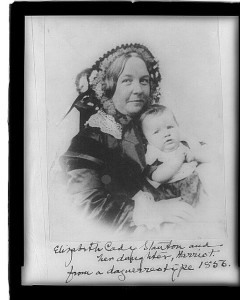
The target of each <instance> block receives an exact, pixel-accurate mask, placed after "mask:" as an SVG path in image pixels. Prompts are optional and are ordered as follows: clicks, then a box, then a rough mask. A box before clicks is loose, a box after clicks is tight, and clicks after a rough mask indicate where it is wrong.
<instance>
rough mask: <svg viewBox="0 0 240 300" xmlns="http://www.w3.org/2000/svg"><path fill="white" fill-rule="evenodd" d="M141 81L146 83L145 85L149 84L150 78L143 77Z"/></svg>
mask: <svg viewBox="0 0 240 300" xmlns="http://www.w3.org/2000/svg"><path fill="white" fill-rule="evenodd" d="M141 83H142V84H144V85H147V84H149V79H148V78H143V79H142V80H141Z"/></svg>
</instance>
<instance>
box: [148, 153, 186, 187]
mask: <svg viewBox="0 0 240 300" xmlns="http://www.w3.org/2000/svg"><path fill="white" fill-rule="evenodd" d="M184 160H185V152H184V151H182V149H179V151H174V153H172V154H171V155H170V156H169V159H166V160H165V161H164V162H163V163H162V164H161V165H160V166H158V167H157V169H156V170H155V171H154V172H153V173H152V180H153V181H156V182H159V183H163V182H166V181H168V180H170V179H171V178H172V177H173V175H175V174H176V173H177V171H178V170H179V169H180V167H181V166H182V164H183V162H184Z"/></svg>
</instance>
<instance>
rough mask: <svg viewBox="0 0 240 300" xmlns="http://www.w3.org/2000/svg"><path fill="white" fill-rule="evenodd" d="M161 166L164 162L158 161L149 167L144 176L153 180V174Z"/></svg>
mask: <svg viewBox="0 0 240 300" xmlns="http://www.w3.org/2000/svg"><path fill="white" fill-rule="evenodd" d="M161 164H162V162H160V161H159V160H158V159H156V160H155V162H154V163H152V164H151V165H147V166H146V167H145V169H144V171H143V174H144V176H145V177H147V178H148V179H150V180H152V173H153V172H154V171H156V169H157V167H158V166H160V165H161Z"/></svg>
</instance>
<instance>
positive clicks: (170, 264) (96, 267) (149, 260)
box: [53, 240, 230, 283]
mask: <svg viewBox="0 0 240 300" xmlns="http://www.w3.org/2000/svg"><path fill="white" fill-rule="evenodd" d="M222 247H223V244H215V243H210V242H204V243H197V244H194V243H186V242H184V243H183V244H182V243H179V242H178V243H176V242H173V241H172V240H169V241H145V242H144V243H131V242H112V241H108V242H90V243H80V244H79V245H77V246H76V247H72V246H69V245H63V244H62V245H56V246H55V247H54V248H53V252H54V254H55V255H60V256H62V257H63V260H62V261H64V270H65V272H66V277H65V283H70V282H79V281H81V278H83V277H88V278H92V277H97V278H99V277H103V276H105V278H106V279H107V278H109V276H111V277H113V276H115V277H116V279H117V280H119V281H126V280H128V279H131V278H132V276H136V275H138V276H143V277H144V276H149V274H161V276H166V277H167V278H168V279H169V280H170V281H172V282H175V281H176V280H177V279H179V278H180V277H181V276H183V274H188V276H189V275H190V276H191V274H192V273H195V272H200V271H201V270H209V269H217V268H228V267H230V264H229V263H228V262H227V260H226V259H223V258H224V257H221V255H222ZM86 255H87V256H88V259H89V258H90V259H91V262H92V263H91V264H86V257H85V256H86ZM83 262H84V263H85V264H83ZM186 276H187V275H186ZM135 278H136V277H135ZM144 278H145V277H144ZM158 278H163V277H158Z"/></svg>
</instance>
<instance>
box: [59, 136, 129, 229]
mask: <svg viewBox="0 0 240 300" xmlns="http://www.w3.org/2000/svg"><path fill="white" fill-rule="evenodd" d="M107 157H108V149H107V148H106V146H104V136H102V135H101V133H98V132H94V131H87V132H86V131H85V132H84V133H83V134H80V133H79V134H78V135H77V136H76V137H74V138H73V140H72V142H71V145H70V147H69V149H68V150H67V152H66V153H65V154H64V155H63V156H62V157H61V158H60V163H61V165H62V167H63V169H64V170H65V172H66V173H67V177H68V182H67V186H68V191H69V193H70V194H71V195H73V196H74V199H75V201H76V202H77V205H78V206H79V207H80V208H81V209H82V210H84V212H85V213H86V215H87V217H88V218H90V219H94V220H96V221H101V222H103V223H106V224H108V226H110V227H112V228H114V229H124V230H133V229H134V226H133V223H132V215H133V209H134V201H133V200H132V199H130V198H126V196H123V195H118V194H116V195H114V194H110V193H109V192H108V191H107V190H106V189H105V186H104V184H103V182H102V181H101V179H100V174H101V169H102V168H104V165H105V162H106V160H107Z"/></svg>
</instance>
